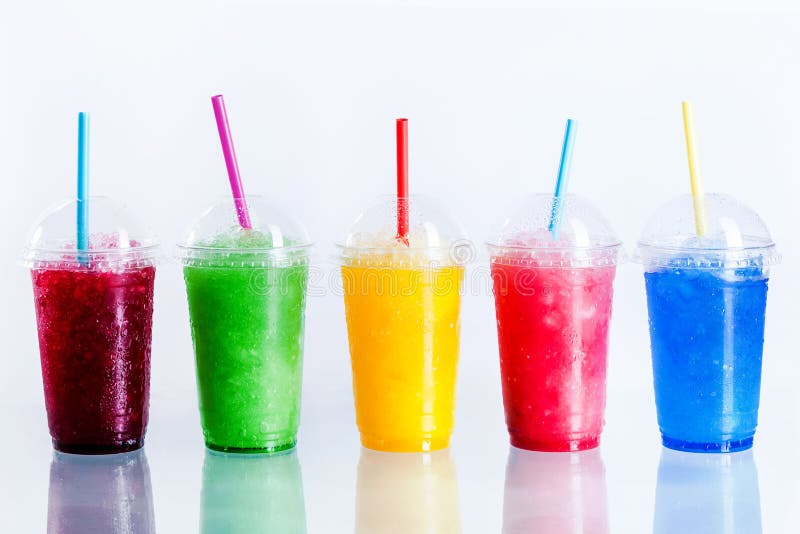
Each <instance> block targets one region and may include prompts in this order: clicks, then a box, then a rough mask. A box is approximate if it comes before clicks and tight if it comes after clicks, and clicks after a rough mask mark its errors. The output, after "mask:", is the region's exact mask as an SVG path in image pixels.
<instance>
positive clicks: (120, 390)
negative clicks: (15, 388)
mask: <svg viewBox="0 0 800 534" xmlns="http://www.w3.org/2000/svg"><path fill="white" fill-rule="evenodd" d="M89 206H90V208H89V220H90V221H91V229H92V233H91V235H90V236H89V248H88V250H86V251H81V252H79V251H78V250H77V249H76V239H75V213H76V209H77V206H76V201H75V200H72V201H68V202H65V203H63V204H61V205H59V206H57V207H56V208H54V209H52V210H50V211H48V212H46V213H45V214H44V215H43V216H42V218H41V219H40V220H39V222H38V224H37V225H36V227H35V229H34V230H33V232H32V233H31V237H30V240H29V242H28V246H27V248H26V251H25V265H26V266H27V267H28V268H29V269H30V271H31V278H32V280H33V295H34V306H35V309H36V319H37V324H38V329H39V353H40V355H41V363H42V378H43V382H44V396H45V406H46V407H47V420H48V424H49V427H50V435H51V437H52V439H53V446H54V447H55V448H56V449H57V450H60V451H63V452H71V453H80V454H106V453H115V452H125V451H131V450H134V449H138V448H139V447H141V446H142V445H143V443H144V434H145V429H146V427H147V416H148V404H149V393H150V341H151V336H152V324H153V282H154V280H155V263H156V259H157V251H158V243H157V241H156V239H155V238H154V236H153V235H152V234H151V233H149V232H148V231H147V230H145V229H144V227H143V226H142V225H141V224H139V223H138V222H137V221H136V219H134V218H133V217H132V216H131V215H130V214H129V213H128V212H127V211H126V210H125V209H123V208H122V207H120V206H119V205H117V204H115V203H114V202H112V201H111V200H110V199H107V198H103V197H93V198H92V199H91V201H90V202H89Z"/></svg>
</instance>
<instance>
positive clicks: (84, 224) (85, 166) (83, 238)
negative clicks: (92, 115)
mask: <svg viewBox="0 0 800 534" xmlns="http://www.w3.org/2000/svg"><path fill="white" fill-rule="evenodd" d="M77 198H78V200H77V213H76V234H77V235H76V248H77V249H78V262H79V263H80V264H82V265H86V264H87V263H88V262H89V257H88V255H87V254H86V252H87V251H88V250H89V114H88V113H86V112H83V111H81V112H80V113H78V197H77Z"/></svg>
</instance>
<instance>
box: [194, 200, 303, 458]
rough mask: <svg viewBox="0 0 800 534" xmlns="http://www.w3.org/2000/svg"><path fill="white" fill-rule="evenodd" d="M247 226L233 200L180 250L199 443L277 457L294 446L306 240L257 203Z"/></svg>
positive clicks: (214, 210) (213, 211) (211, 212)
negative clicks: (200, 433) (194, 369)
mask: <svg viewBox="0 0 800 534" xmlns="http://www.w3.org/2000/svg"><path fill="white" fill-rule="evenodd" d="M246 201H247V204H248V206H249V211H250V217H251V221H252V226H253V227H252V228H251V229H243V228H242V227H241V226H239V224H238V222H237V217H236V209H235V206H234V203H233V201H231V199H229V198H228V199H224V200H221V201H219V202H218V203H216V204H214V205H213V206H212V207H211V208H209V209H208V210H206V211H205V212H204V213H203V214H202V216H201V217H200V218H199V219H198V220H197V221H196V222H195V224H194V225H193V226H192V228H191V229H190V231H189V233H188V235H187V237H186V240H185V241H184V244H183V245H181V247H180V250H181V260H182V262H183V275H184V280H185V282H186V295H187V299H188V302H189V318H190V320H191V331H192V340H193V341H194V352H195V358H196V364H197V390H198V395H199V404H200V420H201V423H202V428H203V436H204V438H205V443H206V446H207V447H209V448H211V449H214V450H218V451H231V452H236V451H238V452H278V451H282V450H287V449H291V448H292V447H294V446H295V443H296V442H297V428H298V426H299V423H300V394H301V386H302V374H303V332H304V324H305V303H306V287H307V280H308V265H309V250H310V242H309V240H308V236H307V234H306V232H305V230H304V229H303V228H302V227H301V226H300V225H298V224H297V223H295V222H294V221H292V220H291V219H290V218H289V217H288V216H286V215H284V214H282V212H281V211H280V210H278V209H277V208H275V207H273V206H271V205H269V204H267V203H265V202H264V201H263V200H262V199H260V198H258V197H249V198H247V199H246Z"/></svg>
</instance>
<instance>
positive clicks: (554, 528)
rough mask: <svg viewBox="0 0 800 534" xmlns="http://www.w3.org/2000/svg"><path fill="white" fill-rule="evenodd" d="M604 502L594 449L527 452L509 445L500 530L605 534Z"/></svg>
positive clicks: (602, 479) (602, 480)
mask: <svg viewBox="0 0 800 534" xmlns="http://www.w3.org/2000/svg"><path fill="white" fill-rule="evenodd" d="M607 500H608V499H607V497H606V470H605V466H604V464H603V458H602V457H601V456H600V450H599V449H591V450H588V451H582V452H533V451H524V450H521V449H517V448H515V447H511V450H510V452H509V454H508V466H507V468H506V487H505V496H504V499H503V532H504V533H506V534H512V533H513V534H516V533H528V532H541V533H553V534H556V533H557V534H570V533H581V534H589V533H598V534H600V533H607V532H608V505H607Z"/></svg>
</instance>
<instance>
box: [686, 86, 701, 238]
mask: <svg viewBox="0 0 800 534" xmlns="http://www.w3.org/2000/svg"><path fill="white" fill-rule="evenodd" d="M681 107H682V108H683V131H684V133H685V134H686V154H687V156H689V179H690V180H691V182H692V201H693V204H694V226H695V229H696V231H697V235H699V236H704V235H706V201H705V198H704V197H705V192H704V191H703V177H702V176H700V169H699V167H698V164H697V136H696V135H695V132H694V112H693V111H692V104H691V103H690V102H681Z"/></svg>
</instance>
